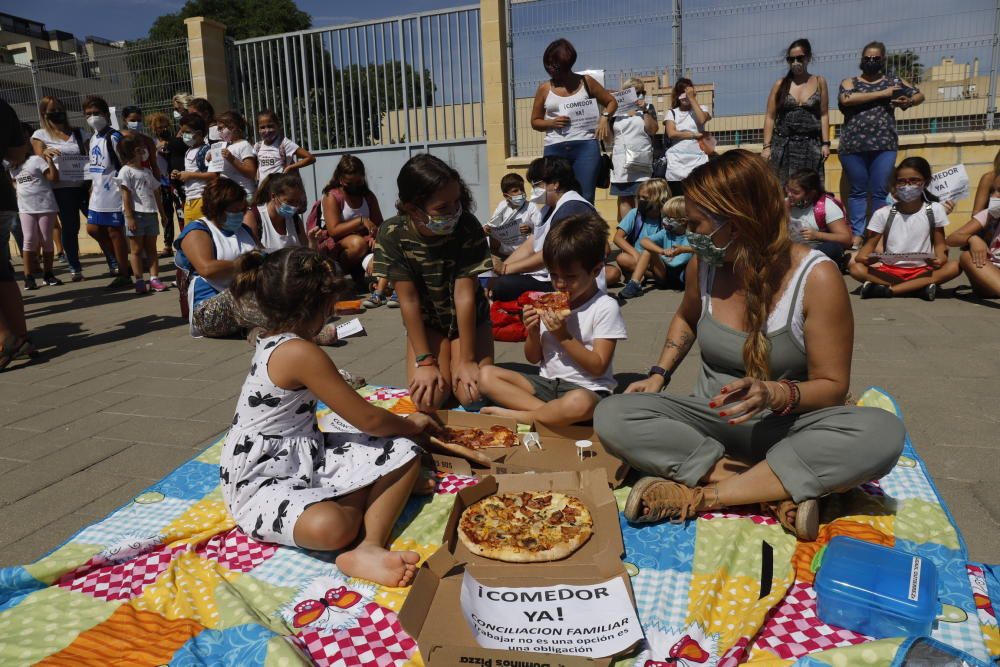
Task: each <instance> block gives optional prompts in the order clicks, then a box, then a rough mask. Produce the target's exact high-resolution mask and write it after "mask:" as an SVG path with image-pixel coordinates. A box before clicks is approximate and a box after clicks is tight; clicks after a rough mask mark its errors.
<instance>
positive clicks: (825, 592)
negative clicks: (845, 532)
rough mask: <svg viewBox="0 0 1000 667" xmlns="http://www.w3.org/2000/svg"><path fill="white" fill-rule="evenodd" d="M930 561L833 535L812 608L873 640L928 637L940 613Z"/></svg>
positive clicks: (824, 618)
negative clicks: (814, 604)
mask: <svg viewBox="0 0 1000 667" xmlns="http://www.w3.org/2000/svg"><path fill="white" fill-rule="evenodd" d="M937 584H938V576H937V568H936V567H935V566H934V563H932V562H931V561H929V560H927V559H926V558H922V557H920V556H915V555H913V554H911V553H908V552H906V551H901V550H899V549H890V548H889V547H883V546H879V545H877V544H871V543H869V542H863V541H861V540H856V539H854V538H851V537H844V536H841V535H838V536H837V537H834V538H833V539H832V540H830V544H829V545H827V547H826V551H825V552H824V553H823V557H822V562H821V564H820V566H819V572H817V573H816V584H815V588H816V607H817V608H816V612H817V614H818V615H819V618H820V620H821V621H823V622H824V623H827V624H828V625H836V626H839V627H841V628H846V629H848V630H853V631H854V632H859V633H861V634H864V635H868V636H870V637H875V638H876V639H884V638H887V637H905V636H914V635H922V636H929V635H930V633H931V628H932V626H933V625H934V619H935V618H936V617H937V616H938V614H940V613H941V605H940V604H939V603H938V599H937Z"/></svg>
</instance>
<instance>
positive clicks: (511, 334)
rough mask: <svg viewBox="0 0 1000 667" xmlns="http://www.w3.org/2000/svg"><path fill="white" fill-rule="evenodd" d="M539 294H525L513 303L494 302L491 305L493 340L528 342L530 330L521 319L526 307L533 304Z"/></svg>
mask: <svg viewBox="0 0 1000 667" xmlns="http://www.w3.org/2000/svg"><path fill="white" fill-rule="evenodd" d="M536 294H537V292H525V293H524V294H522V295H521V296H519V297H517V299H515V300H513V301H494V302H493V303H492V305H490V322H491V323H492V325H493V340H499V341H503V342H504V343H521V342H523V341H526V340H528V330H527V329H525V328H524V321H523V320H522V319H521V318H522V314H523V312H524V307H525V306H526V305H527V304H529V303H531V302H532V300H533V299H534V296H535V295H536Z"/></svg>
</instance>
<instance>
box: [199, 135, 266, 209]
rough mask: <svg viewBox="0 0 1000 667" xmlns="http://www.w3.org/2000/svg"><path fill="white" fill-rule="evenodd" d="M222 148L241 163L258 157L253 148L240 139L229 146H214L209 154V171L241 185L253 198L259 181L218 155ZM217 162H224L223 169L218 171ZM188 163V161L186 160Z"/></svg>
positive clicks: (247, 142)
mask: <svg viewBox="0 0 1000 667" xmlns="http://www.w3.org/2000/svg"><path fill="white" fill-rule="evenodd" d="M222 148H228V149H229V152H230V153H232V154H233V159H234V161H240V162H242V161H243V160H245V159H247V158H248V157H256V155H257V154H256V153H254V152H253V146H251V145H250V142H249V141H247V140H246V139H240V140H239V141H234V142H233V143H231V144H229V145H228V146H219V145H217V144H213V146H212V150H210V151H209V154H208V156H207V157H208V170H209V171H211V172H215V173H221V174H222V176H223V177H224V178H228V179H229V180H231V181H235V182H236V183H238V184H239V186H240V187H241V188H243V191H244V192H246V193H247V195H248V196H252V195H253V194H254V193H255V192H256V191H257V180H256V179H253V178H247V177H246V176H244V175H243V174H241V173H240V172H239V170H238V169H237V168H236V166H235V165H234V164H233V163H232V162H230V161H229V160H226V159H224V158H222V157H221V156H219V155H216V152H217V151H220V150H222ZM217 160H222V169H221V170H220V169H218V167H217V166H216V165H217V164H218V163H217ZM185 161H186V160H185Z"/></svg>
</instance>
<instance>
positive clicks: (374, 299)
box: [361, 292, 385, 308]
mask: <svg viewBox="0 0 1000 667" xmlns="http://www.w3.org/2000/svg"><path fill="white" fill-rule="evenodd" d="M383 304H385V296H383V294H382V293H381V292H372V293H371V294H370V295H369V296H368V298H367V299H365V300H364V301H362V302H361V305H362V306H364V307H365V308H378V307H379V306H381V305H383Z"/></svg>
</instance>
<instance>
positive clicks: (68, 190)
mask: <svg viewBox="0 0 1000 667" xmlns="http://www.w3.org/2000/svg"><path fill="white" fill-rule="evenodd" d="M38 115H39V116H40V117H41V119H42V126H41V128H39V129H37V130H35V132H34V134H32V135H31V148H32V149H33V150H34V152H35V155H37V156H39V157H46V156H48V157H51V158H53V159H54V160H55V163H56V166H57V167H58V166H59V162H60V158H61V157H63V156H66V157H67V158H69V159H74V158H72V157H70V156H83V157H85V156H86V155H87V148H86V146H87V141H88V139H89V137H88V136H86V135H84V133H83V131H82V130H80V128H76V127H73V126H72V125H70V123H69V119H68V118H67V116H66V106H65V105H64V104H63V103H62V102H61V101H60V100H59V99H58V98H56V97H50V96H48V95H46V96H45V97H43V98H42V101H41V102H39V103H38ZM75 159H77V160H80V158H75ZM67 162H68V160H67ZM81 175H82V174H81ZM52 190H53V194H54V195H55V198H56V205H57V206H58V207H59V222H60V223H61V226H62V246H63V252H65V253H66V263H67V264H69V271H70V275H71V276H72V278H73V282H79V281H81V280H83V267H82V266H81V264H80V215H81V214H83V215H87V201H88V200H89V199H90V187H89V184H88V183H86V182H85V181H84V180H83V179H82V178H69V179H67V178H66V177H65V175H64V176H63V177H62V178H61V179H60V180H59V181H57V182H56V183H53V184H52Z"/></svg>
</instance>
